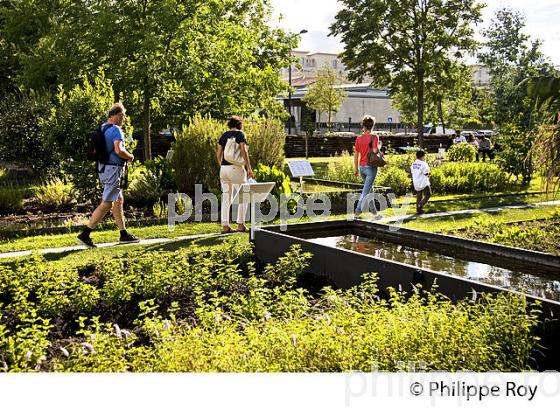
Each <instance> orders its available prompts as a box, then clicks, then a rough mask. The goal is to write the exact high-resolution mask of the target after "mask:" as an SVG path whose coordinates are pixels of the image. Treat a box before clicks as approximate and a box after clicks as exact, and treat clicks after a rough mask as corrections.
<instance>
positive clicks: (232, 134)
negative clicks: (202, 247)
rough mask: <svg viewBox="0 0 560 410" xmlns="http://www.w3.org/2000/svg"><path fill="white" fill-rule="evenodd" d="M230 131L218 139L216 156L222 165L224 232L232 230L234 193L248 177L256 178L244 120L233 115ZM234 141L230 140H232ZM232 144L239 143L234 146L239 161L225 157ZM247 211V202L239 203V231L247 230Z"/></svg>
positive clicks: (229, 123) (222, 216) (229, 124)
mask: <svg viewBox="0 0 560 410" xmlns="http://www.w3.org/2000/svg"><path fill="white" fill-rule="evenodd" d="M227 125H228V128H229V131H226V132H225V133H224V134H223V135H222V136H221V137H220V140H219V141H218V150H217V152H216V157H217V160H218V165H219V166H220V185H221V187H222V213H221V221H222V233H230V232H232V230H231V227H230V225H229V222H230V208H231V204H232V199H233V197H234V194H235V193H237V191H238V190H239V188H240V185H241V184H244V183H246V182H247V177H249V178H254V175H253V169H252V168H251V162H250V160H249V151H248V145H247V138H246V136H245V133H244V132H243V131H242V129H243V120H242V119H241V118H240V117H237V116H234V117H231V118H230V119H229V121H228V123H227ZM232 139H233V140H234V141H230V140H232ZM228 142H229V143H230V144H234V143H235V144H237V145H236V146H234V148H235V149H237V150H239V151H238V154H239V155H238V162H237V163H236V164H232V163H230V162H228V161H227V160H226V159H225V155H224V153H225V152H226V147H227V146H228ZM246 213H247V204H245V203H243V204H239V207H238V209H237V224H238V227H237V231H238V232H245V231H246V230H247V228H246V227H245V214H246Z"/></svg>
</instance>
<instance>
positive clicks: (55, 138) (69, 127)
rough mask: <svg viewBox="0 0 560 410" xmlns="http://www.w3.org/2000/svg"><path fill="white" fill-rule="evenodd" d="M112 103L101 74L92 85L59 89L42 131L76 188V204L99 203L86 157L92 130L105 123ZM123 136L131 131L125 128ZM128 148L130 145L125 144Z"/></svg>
mask: <svg viewBox="0 0 560 410" xmlns="http://www.w3.org/2000/svg"><path fill="white" fill-rule="evenodd" d="M114 102H115V95H114V93H113V88H112V85H111V81H110V80H108V79H106V78H105V77H104V75H103V74H102V73H100V74H99V75H98V76H97V77H96V78H95V79H94V80H93V82H90V81H89V80H88V79H87V78H86V77H84V78H83V82H82V84H80V85H76V86H75V87H74V88H72V89H71V90H64V89H63V88H62V87H60V88H59V91H58V93H57V95H56V107H55V109H54V110H53V111H52V113H51V115H50V117H49V118H48V119H47V120H46V121H45V122H44V124H43V129H44V132H45V134H46V136H47V137H48V139H49V141H50V143H51V144H53V146H55V147H56V149H57V152H58V153H59V154H60V155H61V158H62V159H63V160H62V161H61V162H60V169H61V170H62V171H63V172H64V175H65V176H68V177H69V178H70V181H71V182H72V183H73V184H74V187H75V188H76V191H77V192H76V195H77V199H78V201H88V200H89V201H92V202H95V203H96V202H97V201H98V200H99V186H100V185H99V181H98V174H97V170H96V169H95V164H94V163H93V162H91V161H89V160H88V159H87V157H86V154H87V147H88V144H89V135H90V132H91V130H93V129H95V128H97V127H99V126H100V125H101V124H102V123H103V122H105V121H106V119H107V112H108V111H109V108H110V107H111V105H112V104H113V103H114ZM124 131H125V134H128V133H129V131H131V128H130V127H128V128H127V127H125V129H124ZM127 148H130V145H129V144H128V143H127Z"/></svg>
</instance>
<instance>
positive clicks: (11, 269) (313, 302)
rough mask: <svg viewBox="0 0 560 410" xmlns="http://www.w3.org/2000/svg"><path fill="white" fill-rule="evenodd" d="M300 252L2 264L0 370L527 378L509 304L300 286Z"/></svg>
mask: <svg viewBox="0 0 560 410" xmlns="http://www.w3.org/2000/svg"><path fill="white" fill-rule="evenodd" d="M309 257H310V255H309V254H306V253H303V252H302V251H301V249H300V248H298V247H294V248H292V249H291V250H290V251H289V252H288V253H287V254H286V255H285V256H284V257H282V258H280V259H279V260H278V262H277V263H276V264H274V265H269V266H266V267H264V268H263V269H261V270H259V271H257V270H256V267H255V265H254V264H253V262H252V259H253V256H252V250H251V246H250V245H249V244H247V243H246V242H241V241H240V240H239V238H230V239H227V240H226V241H225V242H224V243H223V244H220V245H217V246H213V247H211V248H198V247H196V246H193V247H189V248H186V249H181V250H178V251H175V252H150V253H146V252H145V251H139V252H133V253H131V254H128V255H126V256H124V257H122V258H118V259H110V258H106V259H105V258H103V259H101V260H98V261H97V262H87V263H86V264H85V265H78V266H74V267H72V266H67V265H64V264H62V263H47V262H45V260H44V259H43V258H42V257H40V256H34V257H32V258H31V259H28V260H26V261H23V262H20V263H17V264H15V265H14V266H12V265H0V300H1V301H2V302H1V304H2V305H1V306H0V352H1V353H0V354H2V360H3V361H4V363H5V364H4V370H8V371H34V370H43V371H45V370H47V371H74V372H81V371H87V372H107V371H137V372H170V371H182V372H187V371H188V372H194V371H197V372H209V371H221V372H279V371H282V372H307V371H321V372H342V371H352V370H354V371H355V370H359V371H370V370H371V366H372V365H373V364H375V365H377V367H378V369H379V370H389V371H395V370H398V366H399V365H400V363H402V362H405V363H406V362H409V361H412V362H414V363H425V365H426V370H441V371H458V370H464V369H468V370H472V371H490V370H494V371H518V370H525V369H528V368H529V366H530V363H531V360H530V357H531V354H532V353H533V351H534V349H535V346H536V343H537V339H536V338H535V337H534V335H533V333H532V331H533V328H534V326H535V324H536V323H537V320H536V312H535V310H534V309H531V307H530V306H527V303H526V301H525V299H524V298H523V297H521V296H518V295H512V294H508V295H506V294H501V295H497V296H484V295H481V296H480V297H479V298H478V301H477V302H476V303H474V302H473V301H471V300H468V301H459V302H458V303H457V304H453V303H452V302H451V301H450V300H449V299H447V298H445V297H442V296H440V295H438V294H437V293H428V292H423V291H422V290H421V289H420V290H419V291H418V292H414V293H412V295H408V296H406V295H404V294H401V293H397V292H396V291H394V290H392V291H390V295H389V298H388V299H387V300H384V299H380V298H379V294H378V289H377V281H376V277H375V275H366V276H365V278H364V279H365V280H364V281H363V282H362V284H360V285H359V286H356V287H354V288H351V289H349V290H345V291H342V290H333V289H330V288H324V289H323V290H322V291H321V292H319V293H317V294H311V293H310V292H308V291H307V290H305V289H303V288H300V287H298V277H299V275H300V274H301V272H302V271H303V270H304V269H305V268H306V266H307V265H308V259H309Z"/></svg>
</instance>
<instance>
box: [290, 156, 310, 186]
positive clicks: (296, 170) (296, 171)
mask: <svg viewBox="0 0 560 410" xmlns="http://www.w3.org/2000/svg"><path fill="white" fill-rule="evenodd" d="M288 167H289V168H290V172H291V173H292V176H293V177H294V178H297V177H299V186H300V190H301V193H303V177H314V176H315V172H314V171H313V168H312V167H311V163H310V162H309V161H307V160H297V161H288Z"/></svg>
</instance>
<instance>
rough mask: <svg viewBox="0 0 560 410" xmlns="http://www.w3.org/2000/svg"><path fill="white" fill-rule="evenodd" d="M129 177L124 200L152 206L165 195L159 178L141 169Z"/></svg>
mask: <svg viewBox="0 0 560 410" xmlns="http://www.w3.org/2000/svg"><path fill="white" fill-rule="evenodd" d="M142 168H143V169H142V170H136V171H135V172H134V173H133V175H130V176H129V185H128V190H127V191H126V194H127V195H126V198H127V200H130V201H131V202H132V203H136V204H144V205H146V204H153V203H154V202H157V201H159V200H160V199H161V197H162V196H163V195H164V194H165V190H164V189H163V186H162V181H161V176H160V175H156V174H155V173H154V172H152V171H150V170H147V169H146V168H144V167H142Z"/></svg>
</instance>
